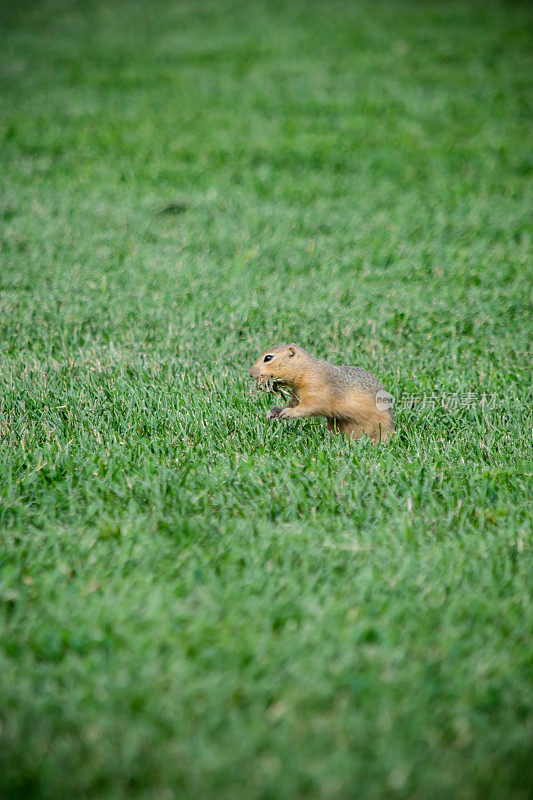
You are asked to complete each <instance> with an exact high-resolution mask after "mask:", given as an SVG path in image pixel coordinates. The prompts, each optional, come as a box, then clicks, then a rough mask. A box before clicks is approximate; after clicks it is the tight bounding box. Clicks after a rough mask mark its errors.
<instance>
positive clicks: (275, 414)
mask: <svg viewBox="0 0 533 800" xmlns="http://www.w3.org/2000/svg"><path fill="white" fill-rule="evenodd" d="M281 412H282V409H281V408H280V407H279V406H274V407H273V408H271V409H270V411H269V412H268V413H267V419H279V415H280V414H281Z"/></svg>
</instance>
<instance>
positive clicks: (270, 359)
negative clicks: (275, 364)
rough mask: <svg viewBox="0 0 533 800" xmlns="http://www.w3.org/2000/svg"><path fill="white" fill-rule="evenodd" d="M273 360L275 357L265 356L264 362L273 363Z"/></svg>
mask: <svg viewBox="0 0 533 800" xmlns="http://www.w3.org/2000/svg"><path fill="white" fill-rule="evenodd" d="M273 358H274V356H265V357H264V359H263V361H272V359H273Z"/></svg>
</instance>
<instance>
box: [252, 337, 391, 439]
mask: <svg viewBox="0 0 533 800" xmlns="http://www.w3.org/2000/svg"><path fill="white" fill-rule="evenodd" d="M250 376H251V377H252V378H255V380H256V381H257V385H258V387H259V388H260V389H262V390H263V391H273V392H279V393H280V394H283V390H287V392H288V394H289V395H290V398H291V399H290V401H289V402H288V403H287V405H286V406H283V408H279V407H277V406H275V407H274V408H272V409H271V410H270V411H269V413H268V419H299V418H300V417H326V420H327V428H328V431H330V432H332V433H333V432H338V433H343V434H345V435H346V436H350V437H353V438H357V437H359V436H362V435H363V433H366V435H367V436H369V437H370V438H371V439H372V440H373V441H374V442H378V441H380V440H381V441H385V440H386V439H388V438H389V436H390V434H391V433H392V432H393V431H394V425H393V422H392V396H391V395H389V394H388V392H386V391H385V389H384V387H383V386H382V384H381V383H380V382H379V381H378V380H377V379H376V378H374V376H373V375H371V374H370V373H369V372H367V371H366V370H364V369H361V367H337V366H335V365H334V364H329V363H328V362H327V361H321V360H319V359H318V358H313V356H312V355H310V354H309V353H307V352H306V351H305V350H304V349H303V348H302V347H298V345H295V344H287V345H276V346H275V347H271V348H270V349H269V350H265V352H264V353H263V354H262V355H261V356H260V357H259V358H258V359H257V361H256V362H255V364H253V366H252V367H251V369H250Z"/></svg>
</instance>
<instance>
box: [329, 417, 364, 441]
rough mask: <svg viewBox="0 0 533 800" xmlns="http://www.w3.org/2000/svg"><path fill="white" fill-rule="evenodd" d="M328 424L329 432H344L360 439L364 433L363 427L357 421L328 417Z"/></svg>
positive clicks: (345, 434) (343, 433)
mask: <svg viewBox="0 0 533 800" xmlns="http://www.w3.org/2000/svg"><path fill="white" fill-rule="evenodd" d="M326 424H327V429H328V432H329V433H332V434H342V435H344V436H349V437H350V438H352V439H358V438H359V437H360V436H362V435H363V433H364V429H363V427H362V426H361V425H358V424H357V423H356V422H352V421H347V420H342V419H337V418H336V417H327V419H326Z"/></svg>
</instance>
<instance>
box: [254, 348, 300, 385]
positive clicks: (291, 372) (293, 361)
mask: <svg viewBox="0 0 533 800" xmlns="http://www.w3.org/2000/svg"><path fill="white" fill-rule="evenodd" d="M308 358H309V355H308V353H306V352H305V350H304V349H303V347H298V345H297V344H278V345H276V346H275V347H271V348H270V349H269V350H265V351H264V353H262V354H261V355H260V356H259V358H258V359H257V361H256V362H255V363H254V364H252V366H251V368H250V376H251V377H252V378H255V379H256V380H257V379H260V378H272V379H273V380H276V381H279V382H280V383H285V384H287V385H288V386H290V385H292V384H293V383H294V381H295V380H296V379H297V377H298V375H299V374H300V369H301V366H302V363H303V362H304V361H305V360H307V359H308Z"/></svg>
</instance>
